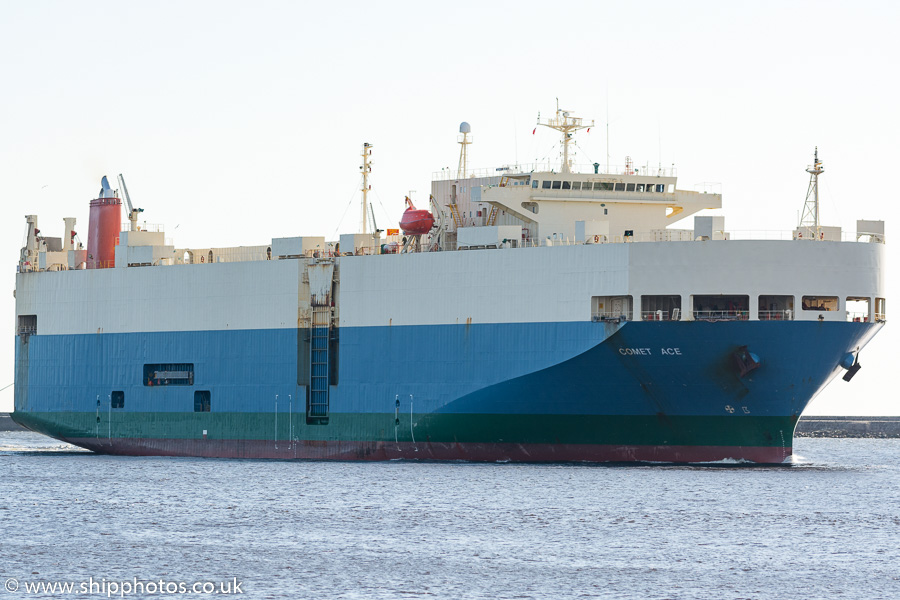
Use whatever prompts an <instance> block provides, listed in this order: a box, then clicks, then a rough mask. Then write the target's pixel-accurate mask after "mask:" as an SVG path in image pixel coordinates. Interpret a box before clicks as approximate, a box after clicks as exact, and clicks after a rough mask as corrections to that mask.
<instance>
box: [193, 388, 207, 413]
mask: <svg viewBox="0 0 900 600" xmlns="http://www.w3.org/2000/svg"><path fill="white" fill-rule="evenodd" d="M209 408H210V393H209V390H197V391H196V392H194V412H209Z"/></svg>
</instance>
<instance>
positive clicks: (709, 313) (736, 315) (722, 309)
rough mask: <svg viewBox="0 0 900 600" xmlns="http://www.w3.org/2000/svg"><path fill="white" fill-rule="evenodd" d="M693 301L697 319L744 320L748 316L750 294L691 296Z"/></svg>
mask: <svg viewBox="0 0 900 600" xmlns="http://www.w3.org/2000/svg"><path fill="white" fill-rule="evenodd" d="M693 303H694V319H696V320H698V321H746V320H747V319H748V318H749V316H750V296H737V295H734V296H733V295H729V294H716V295H704V296H693Z"/></svg>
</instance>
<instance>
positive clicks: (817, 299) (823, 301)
mask: <svg viewBox="0 0 900 600" xmlns="http://www.w3.org/2000/svg"><path fill="white" fill-rule="evenodd" d="M838 304H839V302H838V298H837V296H803V303H802V305H801V306H802V307H803V310H818V311H826V312H828V311H834V310H837V309H838Z"/></svg>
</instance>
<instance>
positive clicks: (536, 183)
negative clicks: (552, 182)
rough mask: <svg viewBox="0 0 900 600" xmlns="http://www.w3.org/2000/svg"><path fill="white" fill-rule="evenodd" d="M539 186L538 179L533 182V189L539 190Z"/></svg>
mask: <svg viewBox="0 0 900 600" xmlns="http://www.w3.org/2000/svg"><path fill="white" fill-rule="evenodd" d="M537 186H538V180H537V179H534V180H532V182H531V187H533V188H534V189H537Z"/></svg>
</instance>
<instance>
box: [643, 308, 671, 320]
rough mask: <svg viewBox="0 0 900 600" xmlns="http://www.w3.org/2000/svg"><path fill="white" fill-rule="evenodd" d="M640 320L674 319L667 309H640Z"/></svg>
mask: <svg viewBox="0 0 900 600" xmlns="http://www.w3.org/2000/svg"><path fill="white" fill-rule="evenodd" d="M641 320H642V321H672V320H675V319H674V317H673V315H672V314H670V313H669V311H667V310H642V311H641Z"/></svg>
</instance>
